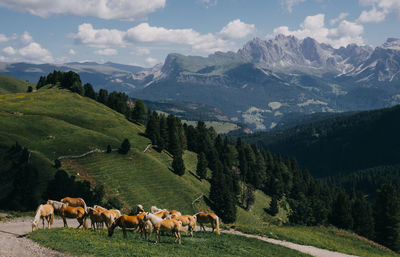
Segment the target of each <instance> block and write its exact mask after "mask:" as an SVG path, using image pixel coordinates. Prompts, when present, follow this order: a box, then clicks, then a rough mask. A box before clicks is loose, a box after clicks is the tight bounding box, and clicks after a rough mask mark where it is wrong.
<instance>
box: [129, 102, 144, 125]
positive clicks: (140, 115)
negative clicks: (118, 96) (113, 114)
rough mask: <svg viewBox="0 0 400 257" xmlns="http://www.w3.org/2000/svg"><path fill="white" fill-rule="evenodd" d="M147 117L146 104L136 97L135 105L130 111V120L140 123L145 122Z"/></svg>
mask: <svg viewBox="0 0 400 257" xmlns="http://www.w3.org/2000/svg"><path fill="white" fill-rule="evenodd" d="M146 117H147V111H146V105H145V104H144V102H143V101H142V100H141V99H136V102H135V107H134V108H133V111H132V120H133V121H135V122H137V123H140V124H145V123H146Z"/></svg>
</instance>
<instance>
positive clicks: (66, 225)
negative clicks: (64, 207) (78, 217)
mask: <svg viewBox="0 0 400 257" xmlns="http://www.w3.org/2000/svg"><path fill="white" fill-rule="evenodd" d="M63 222H64V227H67V228H68V224H67V219H66V218H65V217H63Z"/></svg>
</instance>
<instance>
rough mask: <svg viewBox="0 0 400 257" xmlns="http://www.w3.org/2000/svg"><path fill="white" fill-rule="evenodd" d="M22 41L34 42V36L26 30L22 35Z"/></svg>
mask: <svg viewBox="0 0 400 257" xmlns="http://www.w3.org/2000/svg"><path fill="white" fill-rule="evenodd" d="M21 42H22V43H23V44H25V45H27V44H29V43H32V42H33V37H32V36H31V34H29V32H28V31H24V34H22V35H21Z"/></svg>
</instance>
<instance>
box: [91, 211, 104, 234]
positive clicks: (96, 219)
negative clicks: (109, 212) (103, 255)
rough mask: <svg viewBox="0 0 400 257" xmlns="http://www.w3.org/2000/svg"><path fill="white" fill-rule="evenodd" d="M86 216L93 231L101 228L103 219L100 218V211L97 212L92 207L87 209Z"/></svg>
mask: <svg viewBox="0 0 400 257" xmlns="http://www.w3.org/2000/svg"><path fill="white" fill-rule="evenodd" d="M88 214H89V218H90V221H91V222H92V228H93V230H96V228H97V229H99V228H103V217H102V216H101V211H98V210H96V209H95V208H93V207H88Z"/></svg>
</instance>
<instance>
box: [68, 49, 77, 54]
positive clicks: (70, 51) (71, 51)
mask: <svg viewBox="0 0 400 257" xmlns="http://www.w3.org/2000/svg"><path fill="white" fill-rule="evenodd" d="M68 53H69V54H70V55H76V51H75V50H74V49H69V51H68Z"/></svg>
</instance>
